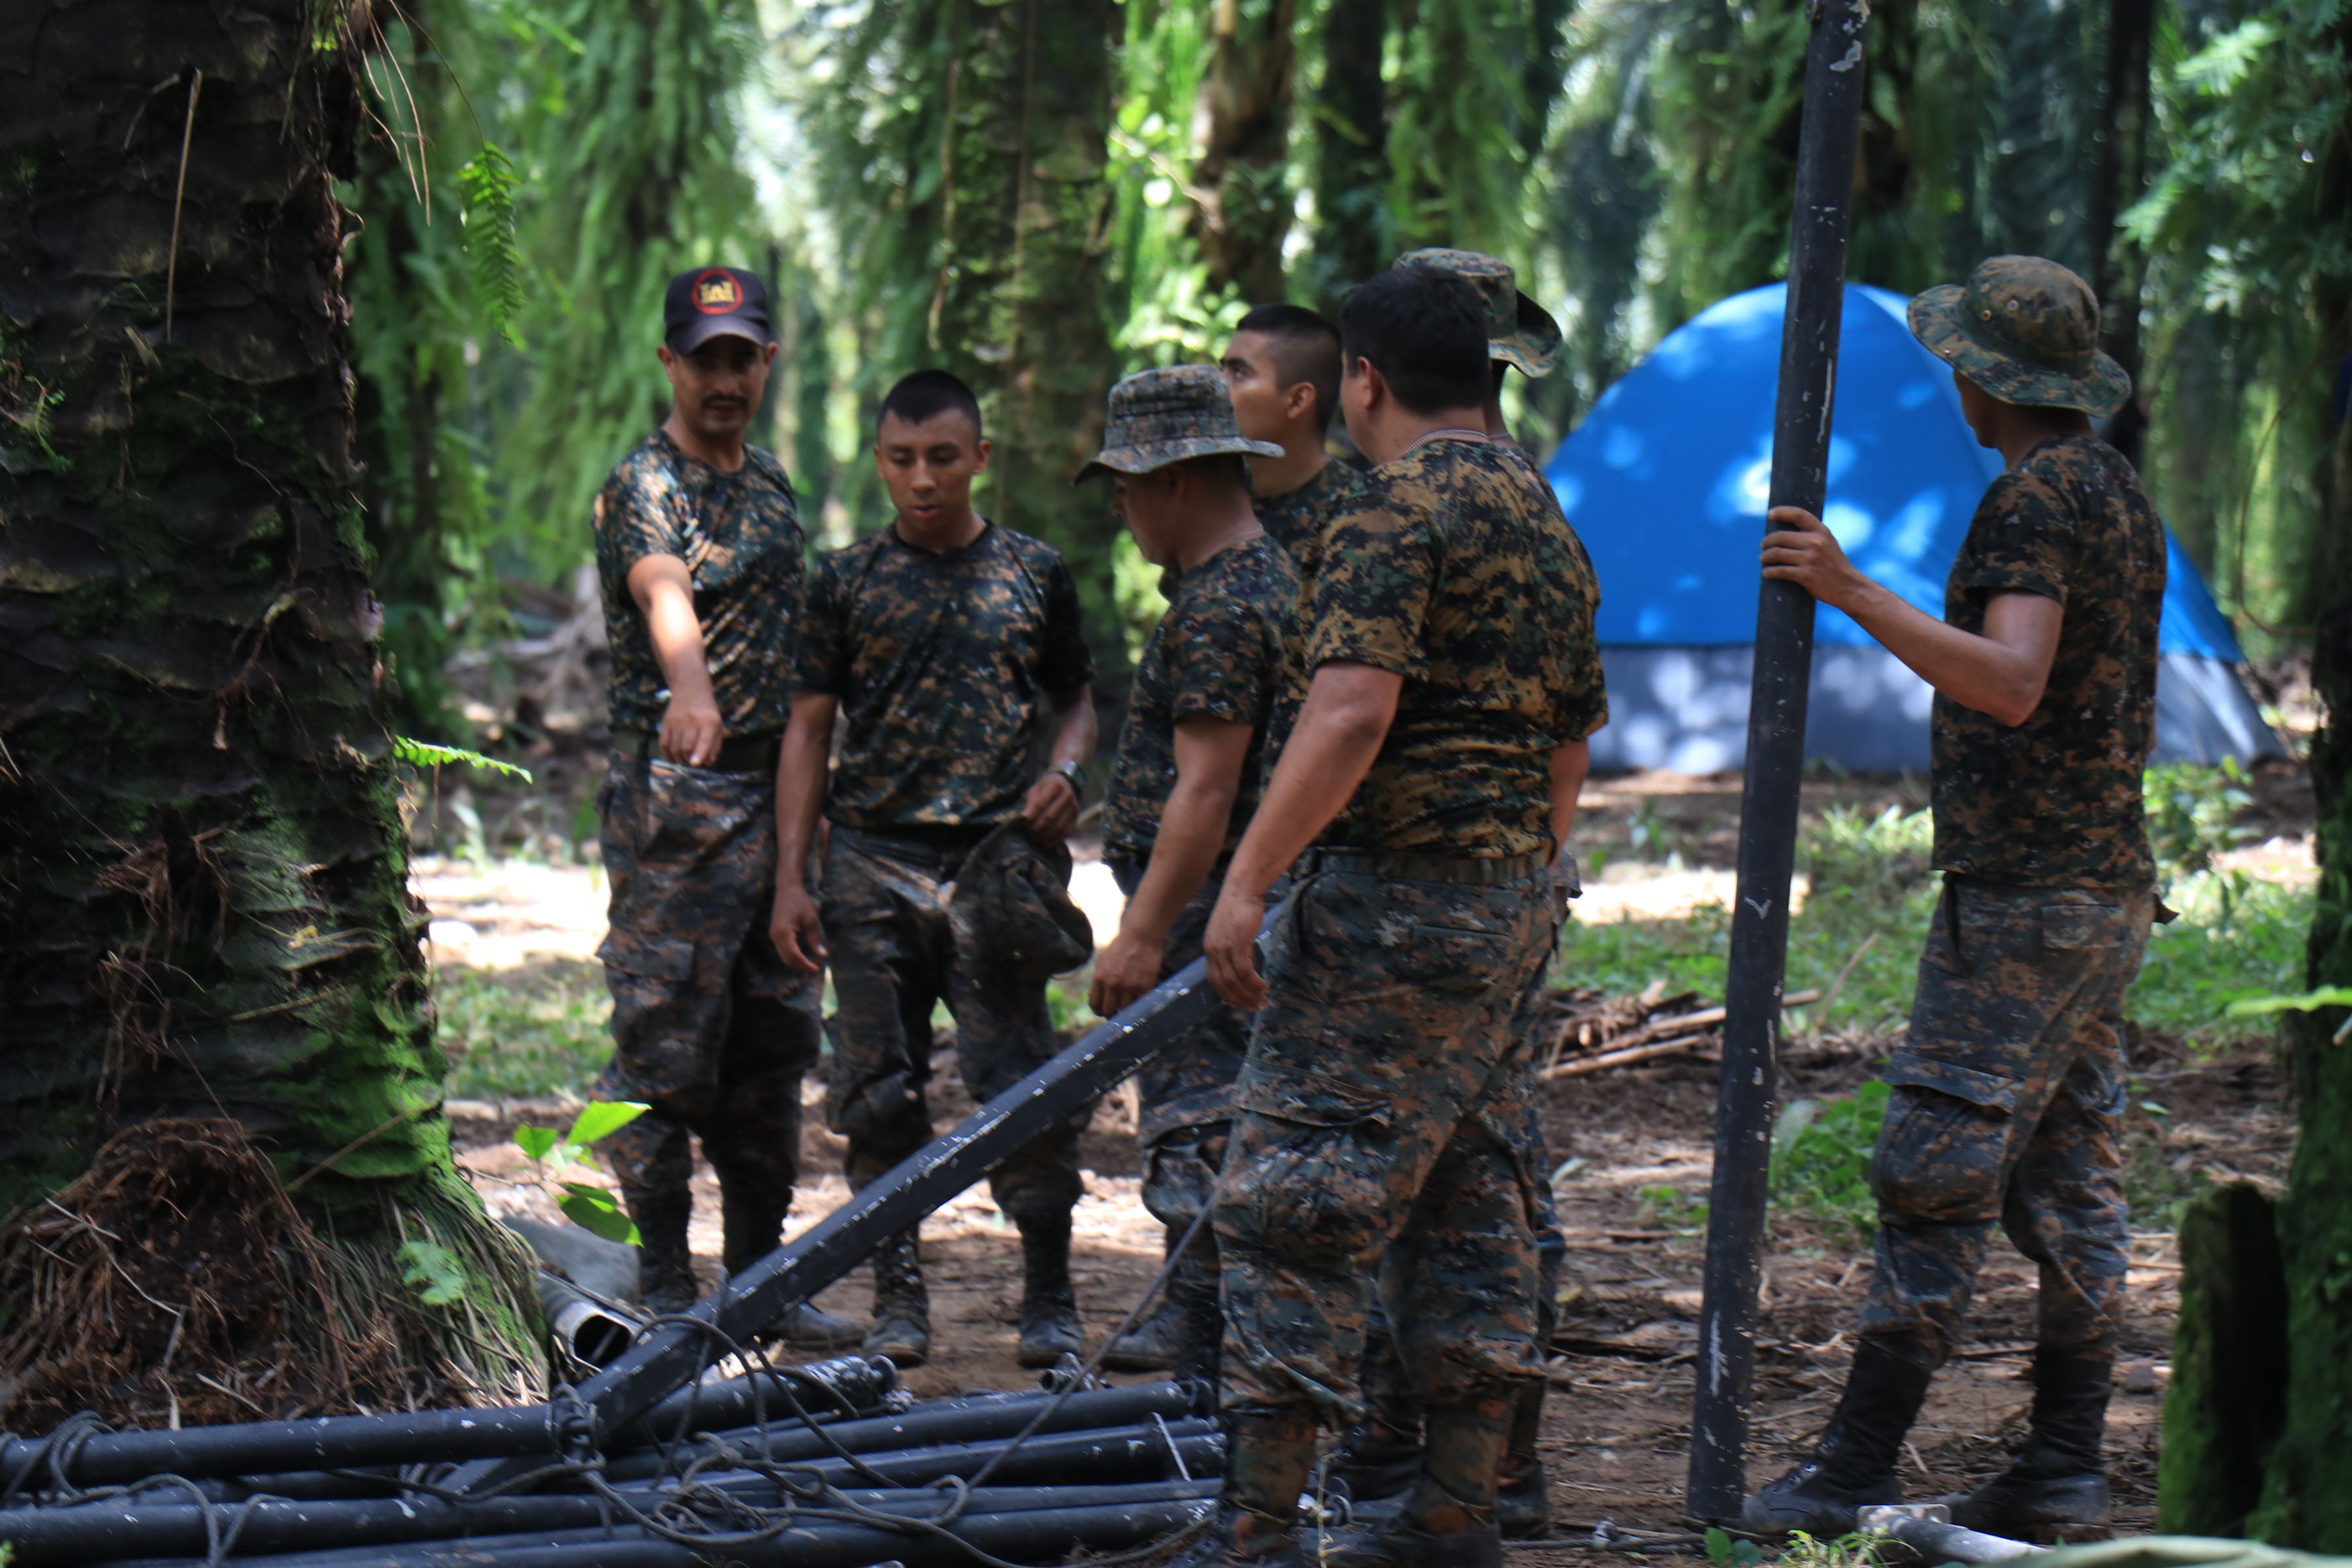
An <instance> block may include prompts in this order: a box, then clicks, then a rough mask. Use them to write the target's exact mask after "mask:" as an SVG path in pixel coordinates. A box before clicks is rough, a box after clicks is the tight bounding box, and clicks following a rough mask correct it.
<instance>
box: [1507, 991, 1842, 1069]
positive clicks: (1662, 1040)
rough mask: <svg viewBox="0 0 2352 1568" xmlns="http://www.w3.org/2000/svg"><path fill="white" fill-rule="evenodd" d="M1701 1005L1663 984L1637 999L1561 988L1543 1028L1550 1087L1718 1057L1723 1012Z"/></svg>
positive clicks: (1807, 998)
mask: <svg viewBox="0 0 2352 1568" xmlns="http://www.w3.org/2000/svg"><path fill="white" fill-rule="evenodd" d="M1819 999H1820V993H1819V992H1815V991H1797V992H1791V993H1790V994H1789V995H1788V996H1786V997H1784V998H1782V1000H1781V1004H1780V1005H1782V1006H1784V1007H1801V1006H1802V1005H1805V1004H1806V1003H1808V1002H1813V1001H1817V1000H1819ZM1701 1004H1702V998H1701V997H1700V995H1699V994H1698V993H1697V992H1696V991H1678V992H1675V993H1674V994H1671V995H1670V994H1667V991H1666V983H1665V982H1664V981H1663V980H1660V981H1654V982H1653V983H1652V984H1651V985H1650V987H1649V988H1648V989H1647V990H1645V991H1643V993H1642V994H1640V995H1638V996H1611V995H1609V994H1605V993H1603V992H1601V991H1600V990H1597V989H1595V988H1593V987H1591V986H1579V987H1576V988H1573V989H1570V990H1566V991H1555V992H1553V993H1552V994H1551V996H1550V998H1549V1005H1548V1010H1547V1011H1546V1012H1545V1013H1543V1014H1542V1015H1541V1016H1538V1020H1537V1024H1536V1030H1537V1035H1536V1038H1537V1041H1538V1051H1539V1052H1540V1053H1541V1058H1542V1064H1543V1065H1542V1072H1541V1076H1542V1077H1543V1079H1545V1080H1546V1081H1547V1082H1549V1080H1551V1079H1562V1078H1581V1077H1583V1076H1584V1075H1585V1074H1587V1073H1596V1072H1606V1071H1608V1070H1609V1069H1610V1068H1622V1067H1632V1066H1634V1065H1635V1064H1637V1063H1641V1062H1648V1061H1655V1060H1658V1059H1659V1058H1664V1057H1680V1056H1700V1057H1705V1058H1708V1059H1713V1058H1715V1057H1716V1056H1717V1055H1718V1054H1719V1052H1720V1050H1721V1047H1722V1045H1723V1009H1722V1008H1721V1007H1717V1006H1706V1005H1701Z"/></svg>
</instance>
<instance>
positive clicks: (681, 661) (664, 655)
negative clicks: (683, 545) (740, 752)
mask: <svg viewBox="0 0 2352 1568" xmlns="http://www.w3.org/2000/svg"><path fill="white" fill-rule="evenodd" d="M628 584H629V597H631V598H632V599H635V601H636V602H637V613H638V614H640V615H642V616H645V618H646V636H647V637H651V638H652V639H653V645H654V658H655V661H656V663H658V664H659V665H660V666H661V672H662V679H664V680H667V681H668V682H669V707H668V708H667V710H665V711H664V712H663V714H662V725H661V753H662V756H663V757H664V758H665V759H667V761H669V762H673V763H686V764H687V765H688V767H696V768H699V767H707V766H709V764H710V763H711V762H712V761H714V760H715V759H716V758H717V757H718V755H719V742H722V741H724V740H726V739H727V726H726V724H725V723H724V722H723V721H721V720H720V719H719V700H718V699H717V698H716V697H714V696H712V695H711V690H710V666H709V662H708V661H707V660H706V659H705V658H704V657H703V652H702V623H701V622H700V621H699V620H698V619H696V618H695V614H694V574H692V573H691V572H689V571H688V569H687V564H686V563H685V562H684V561H683V560H681V559H680V558H679V557H677V556H675V555H641V556H639V557H638V558H637V559H636V561H635V563H633V564H632V565H631V566H630V567H629V576H628Z"/></svg>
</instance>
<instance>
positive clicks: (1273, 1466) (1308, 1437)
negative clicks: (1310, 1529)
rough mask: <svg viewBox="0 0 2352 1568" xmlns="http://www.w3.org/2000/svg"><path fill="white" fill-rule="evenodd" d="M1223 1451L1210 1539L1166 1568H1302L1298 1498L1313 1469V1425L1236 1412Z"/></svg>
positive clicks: (1292, 1418)
mask: <svg viewBox="0 0 2352 1568" xmlns="http://www.w3.org/2000/svg"><path fill="white" fill-rule="evenodd" d="M1226 1444H1227V1447H1226V1456H1225V1487H1224V1495H1223V1497H1221V1498H1219V1499H1218V1500H1217V1511H1216V1514H1215V1515H1214V1517H1213V1518H1212V1519H1211V1520H1210V1521H1209V1529H1208V1533H1207V1534H1206V1535H1204V1536H1202V1539H1200V1540H1199V1541H1196V1542H1193V1543H1192V1547H1191V1548H1190V1549H1189V1550H1187V1551H1186V1552H1184V1554H1183V1555H1182V1556H1181V1557H1179V1558H1177V1559H1176V1560H1175V1561H1174V1562H1173V1563H1171V1564H1169V1568H1238V1565H1241V1564H1249V1565H1250V1568H1303V1564H1304V1563H1305V1561H1306V1559H1305V1558H1304V1557H1303V1556H1302V1554H1301V1552H1300V1551H1299V1543H1298V1495H1299V1493H1301V1492H1302V1491H1304V1490H1306V1489H1307V1476H1308V1474H1309V1472H1311V1471H1312V1470H1313V1468H1314V1467H1315V1423H1314V1422H1313V1421H1312V1420H1311V1419H1309V1418H1307V1417H1306V1416H1301V1415H1273V1414H1268V1413H1265V1412H1261V1411H1243V1412H1238V1413H1236V1414H1235V1415H1234V1417H1233V1419H1232V1424H1231V1430H1230V1435H1229V1436H1228V1437H1227V1439H1226Z"/></svg>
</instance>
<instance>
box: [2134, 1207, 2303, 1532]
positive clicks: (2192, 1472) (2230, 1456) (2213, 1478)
mask: <svg viewBox="0 0 2352 1568" xmlns="http://www.w3.org/2000/svg"><path fill="white" fill-rule="evenodd" d="M2180 1258H2181V1276H2180V1315H2179V1319H2178V1320H2177V1321H2176V1322H2175V1323H2174V1326H2173V1334H2172V1383H2171V1385H2170V1386H2169V1387H2168V1389H2166V1391H2165V1397H2164V1454H2163V1458H2162V1460H2161V1462H2160V1470H2159V1474H2158V1481H2157V1505H2156V1506H2157V1529H2158V1531H2161V1532H2163V1533H2164V1534H2167V1535H2242V1534H2244V1533H2245V1529H2246V1519H2247V1516H2248V1515H2250V1514H2251V1513H2252V1512H2253V1510H2254V1509H2255V1507H2256V1505H2258V1504H2259V1503H2260V1502H2261V1501H2262V1498H2263V1464H2264V1462H2265V1461H2266V1460H2267V1459H2268V1458H2269V1457H2270V1453H2271V1449H2272V1448H2273V1447H2274V1446H2275V1445H2276V1444H2277V1442H2278V1437H2279V1430H2280V1428H2281V1426H2284V1423H2285V1419H2286V1388H2287V1381H2288V1368H2287V1353H2286V1352H2287V1344H2286V1321H2287V1307H2286V1275H2285V1272H2284V1267H2283V1266H2282V1264H2281V1262H2280V1259H2279V1237H2278V1205H2276V1204H2275V1203H2274V1202H2273V1201H2272V1199H2271V1198H2270V1196H2269V1195H2268V1194H2265V1193H2263V1191H2262V1190H2261V1189H2260V1188H2258V1187H2256V1186H2254V1185H2253V1184H2252V1183H2250V1182H2233V1183H2231V1184H2230V1185H2228V1186H2225V1187H2217V1188H2215V1189H2214V1190H2213V1191H2212V1192H2210V1193H2208V1194H2205V1195H2203V1196H2202V1197H2200V1198H2199V1199H2198V1200H2197V1201H2196V1202H2195V1203H2193V1204H2191V1205H2189V1212H2188V1213H2187V1214H2186V1215H2184V1216H2182V1218H2181V1221H2180Z"/></svg>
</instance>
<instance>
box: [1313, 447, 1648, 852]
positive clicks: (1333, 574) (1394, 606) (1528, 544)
mask: <svg viewBox="0 0 2352 1568" xmlns="http://www.w3.org/2000/svg"><path fill="white" fill-rule="evenodd" d="M1301 594H1302V596H1301V600H1300V610H1301V614H1302V616H1303V617H1304V619H1303V624H1302V626H1301V627H1300V633H1299V636H1298V637H1296V638H1295V639H1294V640H1293V644H1292V649H1291V657H1290V658H1288V660H1286V668H1285V684H1286V687H1287V688H1288V689H1289V691H1288V693H1287V695H1288V696H1289V698H1290V699H1291V700H1294V701H1303V700H1304V696H1305V692H1306V689H1307V684H1308V683H1309V681H1311V679H1312V678H1313V672H1314V671H1315V670H1316V669H1318V668H1320V667H1321V666H1323V665H1325V664H1328V663H1330V662H1332V661H1334V660H1343V661H1348V662H1351V663H1358V664H1369V665H1373V666H1376V667H1378V668H1381V669H1385V670H1389V671H1391V672H1392V673H1394V674H1397V675H1402V677H1404V689H1403V690H1402V693H1401V694H1400V696H1399V698H1398V701H1397V711H1396V718H1395V719H1394V720H1393V721H1391V724H1390V726H1389V732H1388V737H1387V739H1386V740H1385V741H1383V742H1381V752H1380V755H1379V756H1378V757H1377V758H1376V759H1375V760H1374V761H1373V763H1372V768H1371V772H1370V773H1368V774H1366V775H1365V778H1364V782H1363V783H1362V784H1359V785H1357V787H1356V793H1355V795H1354V797H1353V798H1352V799H1350V800H1349V803H1348V807H1347V809H1346V810H1345V811H1344V812H1342V813H1341V814H1340V815H1339V818H1338V819H1337V820H1336V821H1334V822H1333V823H1332V825H1331V826H1330V828H1329V829H1328V830H1327V831H1326V832H1325V834H1324V837H1323V842H1325V843H1327V844H1333V845H1347V846H1353V847H1360V848H1378V849H1391V850H1411V851H1414V852H1419V853H1427V854H1443V855H1463V856H1498V857H1507V856H1514V855H1526V854H1531V853H1535V852H1538V851H1546V852H1548V851H1549V849H1550V848H1551V847H1552V844H1551V753H1552V752H1553V751H1554V750H1555V749H1557V748H1558V747H1559V746H1562V745H1565V744H1567V743H1568V742H1571V741H1580V740H1582V739H1584V737H1585V736H1587V735H1589V734H1591V732H1592V731H1595V730H1597V729H1599V728H1600V727H1601V725H1602V724H1603V723H1604V722H1606V721H1607V720H1608V716H1609V700H1608V697H1607V695H1606V693H1605V692H1604V691H1603V690H1602V688H1601V650H1600V645H1599V644H1598V643H1597V642H1596V641H1595V640H1594V637H1593V630H1592V615H1593V610H1594V608H1595V607H1596V606H1597V605H1598V604H1599V602H1600V593H1599V589H1598V586H1597V584H1595V583H1594V581H1593V577H1592V569H1591V565H1590V563H1588V562H1587V561H1586V559H1585V554H1584V547H1583V544H1582V543H1581V542H1580V541H1579V540H1578V539H1577V537H1576V533H1575V531H1574V530H1573V529H1571V528H1570V527H1569V525H1568V520H1567V519H1566V518H1565V517H1563V516H1562V515H1561V513H1560V510H1559V502H1558V500H1556V499H1555V498H1554V497H1553V496H1552V495H1551V493H1550V488H1549V486H1548V485H1546V484H1545V483H1544V481H1543V479H1542V478H1541V476H1539V475H1538V474H1537V473H1536V471H1535V469H1534V468H1533V467H1532V466H1531V465H1530V464H1528V462H1527V460H1526V459H1525V458H1522V457H1520V456H1518V455H1517V453H1516V452H1513V451H1511V450H1510V449H1508V448H1506V447H1497V446H1494V445H1491V444H1489V443H1486V442H1483V441H1478V442H1474V441H1464V440H1455V439H1449V438H1446V437H1439V438H1437V439H1435V440H1432V441H1425V442H1423V444H1422V445H1420V446H1418V447H1414V448H1413V449H1412V451H1410V452H1408V453H1406V454H1405V455H1404V456H1403V457H1402V458H1398V459H1397V460H1396V461H1395V462H1392V463H1389V464H1386V465H1384V466H1383V467H1381V468H1375V469H1373V470H1372V472H1371V474H1370V477H1369V479H1368V480H1367V483H1366V486H1365V489H1364V492H1363V494H1362V495H1361V496H1360V498H1359V499H1358V500H1357V501H1356V502H1355V504H1354V505H1352V506H1350V507H1349V508H1347V509H1345V510H1341V511H1339V513H1338V514H1337V515H1335V516H1334V517H1333V518H1332V519H1331V521H1330V522H1329V524H1328V526H1327V527H1326V529H1325V530H1324V533H1323V555H1322V561H1321V563H1320V570H1319V571H1318V573H1317V574H1316V576H1315V580H1314V582H1313V584H1311V586H1309V587H1307V588H1305V589H1302V591H1301Z"/></svg>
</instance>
